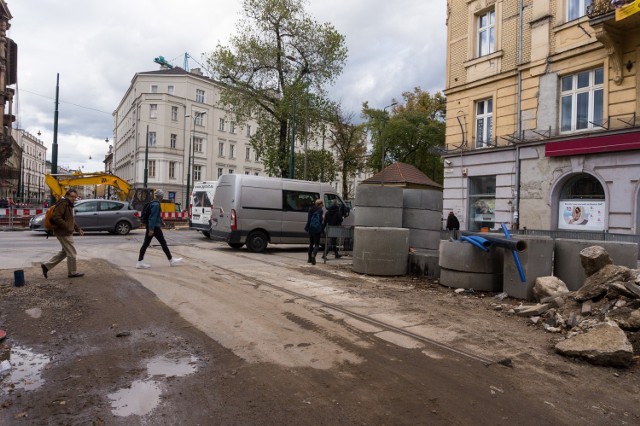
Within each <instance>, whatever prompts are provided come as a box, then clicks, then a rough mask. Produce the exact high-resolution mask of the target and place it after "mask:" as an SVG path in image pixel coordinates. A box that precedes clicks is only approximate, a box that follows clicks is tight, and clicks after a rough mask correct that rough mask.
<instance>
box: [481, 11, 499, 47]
mask: <svg viewBox="0 0 640 426" xmlns="http://www.w3.org/2000/svg"><path fill="white" fill-rule="evenodd" d="M495 21H496V12H495V10H490V11H488V12H486V13H484V14H482V15H480V16H478V56H484V55H488V54H489V53H493V52H494V51H495V43H494V41H495V30H496V27H495V25H496V24H495Z"/></svg>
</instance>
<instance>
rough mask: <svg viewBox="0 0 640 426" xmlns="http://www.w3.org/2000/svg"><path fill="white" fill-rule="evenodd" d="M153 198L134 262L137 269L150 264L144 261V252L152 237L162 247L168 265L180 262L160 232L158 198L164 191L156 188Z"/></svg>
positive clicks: (160, 221)
mask: <svg viewBox="0 0 640 426" xmlns="http://www.w3.org/2000/svg"><path fill="white" fill-rule="evenodd" d="M154 195H155V198H154V199H153V200H152V201H151V203H150V204H149V210H150V211H149V220H148V221H147V223H146V232H145V234H144V242H143V243H142V247H140V254H139V255H138V262H137V263H136V268H137V269H147V268H150V267H151V265H149V264H148V263H144V254H145V252H146V251H147V248H148V247H149V245H150V244H151V240H152V239H153V237H156V240H158V242H159V243H160V246H161V247H162V251H164V254H165V255H166V256H167V259H169V265H170V266H176V265H179V264H181V263H182V258H181V257H172V256H171V251H170V250H169V246H167V241H166V240H165V239H164V234H163V233H162V216H161V214H160V213H161V209H160V200H162V197H164V191H162V190H161V189H156V191H155V193H154Z"/></svg>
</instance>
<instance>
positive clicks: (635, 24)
mask: <svg viewBox="0 0 640 426" xmlns="http://www.w3.org/2000/svg"><path fill="white" fill-rule="evenodd" d="M623 3H624V0H594V1H593V3H591V5H590V6H589V7H588V8H587V16H588V17H589V25H591V28H593V29H594V31H595V36H596V38H597V39H598V41H599V42H600V43H602V44H603V45H604V47H605V49H606V50H607V54H608V55H609V59H610V61H611V68H612V71H613V75H612V79H613V81H614V82H615V83H616V84H618V85H620V84H622V79H623V78H624V76H623V69H622V67H623V66H624V65H623V63H622V55H623V52H624V42H625V40H628V39H629V34H631V33H632V32H634V31H638V29H639V28H640V13H634V14H631V15H629V16H627V17H625V18H624V19H621V20H619V21H616V5H618V6H619V5H622V4H623ZM627 6H628V7H633V8H636V7H638V6H637V3H633V6H631V5H627Z"/></svg>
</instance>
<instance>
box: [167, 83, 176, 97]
mask: <svg viewBox="0 0 640 426" xmlns="http://www.w3.org/2000/svg"><path fill="white" fill-rule="evenodd" d="M167 92H168V93H169V94H170V95H173V94H174V92H175V88H174V87H173V85H169V86H168V87H167Z"/></svg>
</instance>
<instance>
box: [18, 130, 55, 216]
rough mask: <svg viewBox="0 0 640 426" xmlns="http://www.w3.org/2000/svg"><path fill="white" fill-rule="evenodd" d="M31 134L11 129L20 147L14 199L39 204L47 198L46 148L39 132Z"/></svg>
mask: <svg viewBox="0 0 640 426" xmlns="http://www.w3.org/2000/svg"><path fill="white" fill-rule="evenodd" d="M39 133H40V132H38V135H32V134H31V133H29V132H27V131H26V130H22V129H11V135H12V137H13V139H14V140H15V141H16V143H17V145H18V146H19V147H20V151H19V178H18V185H17V188H16V192H15V195H14V197H13V198H14V199H15V201H16V202H20V203H25V204H29V205H41V204H42V203H43V201H45V200H47V199H48V196H47V194H48V193H49V188H48V187H47V186H46V185H45V183H44V175H45V174H46V173H47V168H46V161H47V148H46V147H45V146H44V142H43V141H42V140H40V138H39V136H40V134H39Z"/></svg>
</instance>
